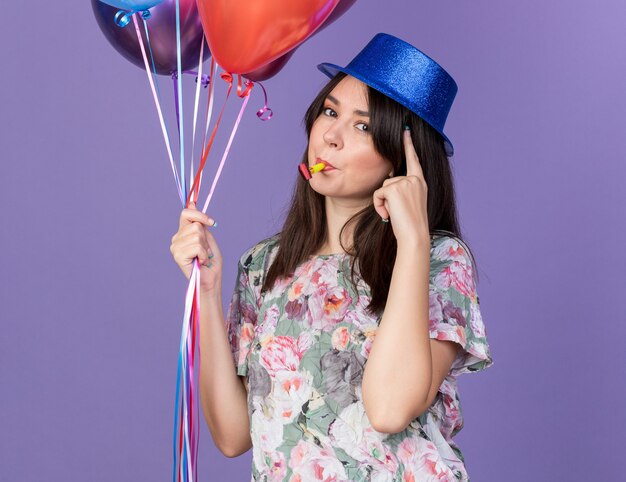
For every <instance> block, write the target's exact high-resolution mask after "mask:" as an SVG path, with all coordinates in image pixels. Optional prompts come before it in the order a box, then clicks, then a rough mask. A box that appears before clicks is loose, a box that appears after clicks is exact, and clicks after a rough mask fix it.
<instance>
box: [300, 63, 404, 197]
mask: <svg viewBox="0 0 626 482" xmlns="http://www.w3.org/2000/svg"><path fill="white" fill-rule="evenodd" d="M367 111H368V103H367V87H366V85H365V84H364V83H363V82H361V81H360V80H358V79H355V78H354V77H352V76H349V75H348V76H346V77H344V78H343V79H342V80H341V81H340V82H339V83H338V84H337V85H336V86H335V88H334V89H333V90H332V91H331V93H330V94H329V95H328V96H327V97H326V100H325V102H324V107H323V109H322V112H321V114H320V115H319V116H318V118H317V119H316V120H315V122H314V123H313V126H312V128H311V134H310V136H309V149H308V162H309V167H310V166H313V165H314V164H317V163H318V162H321V161H327V163H328V164H330V165H332V166H333V167H334V169H326V170H324V171H321V172H319V173H317V174H313V177H312V178H311V180H310V181H309V183H310V185H311V187H312V188H313V189H314V190H315V191H317V192H318V193H320V194H322V195H324V196H330V197H334V198H348V199H354V200H362V201H364V202H366V201H371V197H372V194H373V193H374V191H375V190H376V189H378V188H379V187H380V186H381V185H382V183H383V181H384V180H385V179H386V178H387V177H388V176H389V175H391V173H392V172H393V165H392V164H391V162H390V161H388V160H387V159H384V158H383V157H382V156H381V155H380V154H378V152H376V150H375V149H374V142H373V139H372V134H371V132H370V131H369V115H368V112H367Z"/></svg>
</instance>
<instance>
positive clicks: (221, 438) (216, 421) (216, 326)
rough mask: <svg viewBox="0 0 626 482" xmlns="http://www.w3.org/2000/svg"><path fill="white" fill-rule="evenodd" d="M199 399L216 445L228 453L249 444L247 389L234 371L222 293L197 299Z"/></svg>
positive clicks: (205, 295)
mask: <svg viewBox="0 0 626 482" xmlns="http://www.w3.org/2000/svg"><path fill="white" fill-rule="evenodd" d="M199 343H200V353H201V367H200V399H201V402H202V410H203V412H204V416H205V419H206V421H207V425H208V427H209V430H210V431H211V435H212V437H213V441H214V442H215V445H216V446H217V447H218V448H219V449H220V450H221V451H222V452H223V453H224V454H225V455H227V456H231V457H232V456H236V455H239V454H240V453H243V452H245V451H246V450H248V449H249V448H250V447H251V445H252V444H251V440H250V422H249V417H248V407H247V395H246V393H247V392H246V389H245V387H244V385H243V383H242V380H241V378H240V377H239V376H238V375H237V373H236V371H235V365H234V362H233V357H232V353H231V351H230V343H229V341H228V337H227V332H226V327H225V324H224V312H223V308H222V299H221V293H217V292H216V293H212V294H203V295H201V298H200V341H199Z"/></svg>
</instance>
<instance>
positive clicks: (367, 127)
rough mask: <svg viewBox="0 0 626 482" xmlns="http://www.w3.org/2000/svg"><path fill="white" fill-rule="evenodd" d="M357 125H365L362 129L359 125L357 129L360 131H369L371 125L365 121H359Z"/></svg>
mask: <svg viewBox="0 0 626 482" xmlns="http://www.w3.org/2000/svg"><path fill="white" fill-rule="evenodd" d="M357 126H363V128H362V129H359V128H358V127H357V129H359V130H360V131H363V132H369V130H370V127H369V126H368V125H367V124H366V123H365V122H359V123H358V124H357Z"/></svg>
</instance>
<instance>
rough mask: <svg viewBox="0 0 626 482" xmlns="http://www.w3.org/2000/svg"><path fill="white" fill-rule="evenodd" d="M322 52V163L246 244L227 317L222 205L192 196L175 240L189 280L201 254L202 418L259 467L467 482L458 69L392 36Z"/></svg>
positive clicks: (471, 320)
mask: <svg viewBox="0 0 626 482" xmlns="http://www.w3.org/2000/svg"><path fill="white" fill-rule="evenodd" d="M318 67H319V68H320V70H322V71H323V72H324V73H326V74H327V75H328V76H329V77H331V80H330V82H329V83H328V84H327V85H326V86H325V87H324V88H323V89H322V90H321V91H320V93H319V94H318V96H317V97H316V98H315V99H314V100H313V102H312V104H311V105H310V107H309V109H308V110H307V113H306V115H305V124H306V133H307V138H308V146H307V149H306V151H305V153H304V155H303V163H304V164H305V166H306V167H311V166H313V165H315V164H319V163H323V164H324V165H325V168H324V170H323V171H321V172H319V173H316V174H313V175H312V177H311V176H309V175H305V176H302V177H298V180H297V182H296V187H295V191H294V195H293V199H292V202H291V208H290V210H289V212H288V215H287V217H286V220H285V223H284V226H283V229H282V230H281V231H280V232H279V233H277V234H275V235H274V236H272V237H270V238H267V239H264V240H262V241H260V242H259V243H257V244H256V245H254V246H253V247H251V248H250V249H248V250H247V251H246V252H245V253H244V254H243V256H241V259H240V261H239V265H238V276H237V283H236V286H235V291H234V294H233V296H232V300H231V303H230V307H229V311H228V314H227V317H226V320H225V319H224V315H223V311H222V303H221V297H222V284H221V279H222V256H221V254H220V250H219V247H218V244H217V242H216V240H215V237H214V236H213V234H212V233H211V232H210V231H209V230H208V229H207V227H211V226H212V225H213V220H212V219H210V218H209V217H208V216H206V215H204V214H202V213H201V212H199V211H197V210H196V209H195V206H191V207H190V208H189V209H185V210H183V212H182V214H181V216H180V227H179V230H178V232H177V233H176V234H175V235H174V237H173V238H172V245H171V251H172V253H173V255H174V259H175V260H176V262H177V263H178V265H179V266H180V268H181V270H182V271H183V273H184V274H185V276H187V278H188V277H189V276H190V273H191V266H192V261H193V259H194V258H195V257H198V258H199V260H200V262H201V263H202V265H203V267H202V271H201V275H200V276H201V284H202V300H201V330H200V345H201V350H202V366H201V369H200V394H201V399H202V407H203V411H204V414H205V417H206V421H207V424H208V426H209V429H210V431H211V434H212V436H213V440H214V442H215V444H216V446H217V447H218V448H219V449H220V450H221V451H222V452H223V453H224V454H225V455H226V456H229V457H235V456H237V455H240V454H242V453H244V452H246V451H247V450H249V449H250V448H251V447H252V449H253V466H252V480H257V481H283V480H284V481H302V482H307V481H314V480H324V481H365V480H368V481H369V480H371V481H400V480H402V481H409V480H410V481H430V480H433V481H434V480H437V481H455V480H462V481H466V480H469V477H468V475H467V471H466V469H465V466H464V459H463V456H462V453H461V451H460V449H459V448H458V447H457V445H456V444H455V443H454V441H453V439H452V437H453V436H454V435H455V434H456V433H457V432H458V431H459V430H460V429H461V428H462V426H463V419H462V416H461V407H460V405H459V395H458V391H457V384H456V378H457V376H458V375H460V374H462V373H469V372H475V371H479V370H482V369H485V368H487V367H489V366H491V364H492V363H493V361H492V358H491V354H490V351H489V346H488V343H487V339H486V332H485V327H484V324H483V321H482V318H481V314H480V309H479V304H478V295H477V292H476V283H475V279H474V273H475V266H474V263H473V257H472V256H471V255H470V252H469V249H468V248H467V247H466V245H465V243H463V242H462V240H461V237H460V234H459V231H460V230H459V226H458V222H457V214H456V207H455V197H454V188H453V179H452V172H451V169H450V164H449V161H448V156H450V155H452V153H453V148H452V144H451V142H450V140H449V139H448V138H447V137H446V136H445V134H443V124H444V122H445V119H446V116H447V114H448V111H449V109H450V106H451V104H452V100H453V98H454V96H455V94H456V89H457V87H456V84H455V83H454V81H453V80H452V78H451V77H450V76H449V75H448V74H447V73H446V72H445V71H444V70H443V69H442V68H441V67H440V66H439V65H438V64H436V63H435V62H434V61H433V60H432V59H430V58H429V57H427V56H426V55H424V54H423V53H422V52H420V51H419V50H417V49H416V48H415V47H413V46H411V45H409V44H407V43H405V42H403V41H402V40H400V39H397V38H396V37H393V36H391V35H387V34H378V35H376V36H375V37H374V38H373V39H372V40H371V41H370V43H368V45H367V46H366V47H365V48H364V49H363V50H362V51H361V52H360V53H359V54H358V55H357V56H356V57H355V58H354V59H353V60H352V61H351V62H350V64H349V65H348V66H347V67H345V68H342V67H338V66H335V65H332V64H321V65H320V66H318ZM305 174H307V173H306V172H305ZM233 361H234V369H233Z"/></svg>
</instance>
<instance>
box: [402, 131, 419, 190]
mask: <svg viewBox="0 0 626 482" xmlns="http://www.w3.org/2000/svg"><path fill="white" fill-rule="evenodd" d="M402 137H403V139H404V155H405V157H406V175H407V176H417V177H419V178H421V179H422V180H423V179H424V172H423V171H422V166H421V164H420V161H419V157H418V156H417V152H416V151H415V146H414V145H413V139H411V131H410V130H405V131H404V135H403V136H402Z"/></svg>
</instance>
